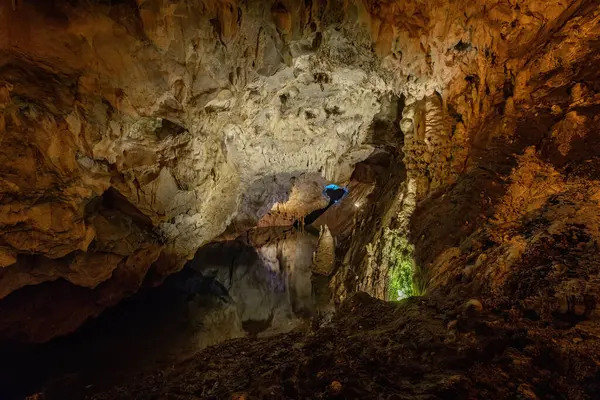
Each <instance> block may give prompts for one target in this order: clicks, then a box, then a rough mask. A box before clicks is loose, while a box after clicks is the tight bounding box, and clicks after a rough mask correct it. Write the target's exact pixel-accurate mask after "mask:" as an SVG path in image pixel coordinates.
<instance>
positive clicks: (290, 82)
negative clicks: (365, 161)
mask: <svg viewBox="0 0 600 400" xmlns="http://www.w3.org/2000/svg"><path fill="white" fill-rule="evenodd" d="M0 4H1V6H0V37H1V38H2V39H0V136H1V141H2V146H1V148H0V161H1V163H2V168H1V170H0V265H1V267H0V268H2V269H1V270H0V274H1V275H0V299H1V298H6V297H7V296H10V295H11V294H12V293H15V296H16V292H15V291H18V290H19V289H20V288H23V287H25V286H29V285H39V284H42V283H44V282H54V281H57V280H66V281H68V282H69V283H70V284H72V285H75V286H77V287H81V288H89V289H94V290H95V288H98V287H99V286H101V285H103V284H104V283H108V282H112V281H114V280H116V279H118V277H117V274H116V271H117V270H118V269H119V268H120V267H119V265H122V266H124V268H125V267H126V266H127V265H129V263H131V262H132V261H131V260H132V258H131V257H134V255H135V254H136V252H137V251H139V250H140V249H142V248H144V247H147V246H152V247H153V248H154V247H157V248H159V249H160V253H161V255H160V257H159V258H157V257H149V258H147V259H145V260H144V262H145V263H146V265H144V266H143V269H144V270H145V271H148V270H149V269H150V267H151V265H152V264H153V266H152V271H153V272H154V274H153V275H154V278H153V279H154V280H155V281H160V279H161V278H160V277H161V276H163V277H164V276H165V275H168V274H169V273H171V272H173V271H176V270H177V269H179V268H181V266H182V265H183V264H184V262H185V261H186V260H187V259H189V258H191V257H192V256H193V254H194V253H195V251H196V250H197V249H198V248H199V247H200V246H202V245H203V244H205V243H207V242H209V241H210V240H212V239H214V238H215V237H217V236H218V235H220V234H221V233H223V232H224V231H225V229H226V228H227V226H228V225H230V224H231V223H232V222H233V221H238V222H239V221H242V222H243V221H250V226H252V225H253V224H256V221H258V220H259V219H260V218H261V217H263V216H264V215H265V214H267V212H268V211H269V210H270V209H271V208H272V206H273V204H275V203H283V202H285V201H286V200H287V197H288V196H289V194H290V192H291V189H292V187H293V186H294V181H295V179H296V178H298V177H300V176H313V177H314V181H315V182H318V183H320V182H323V181H324V180H333V179H335V178H336V177H338V176H339V175H340V171H342V170H344V171H346V173H347V171H348V166H349V164H348V161H347V160H348V159H349V158H348V157H347V156H345V155H346V154H355V155H356V154H358V156H359V157H360V154H362V153H361V152H360V151H359V152H358V153H357V152H356V149H360V148H361V146H362V145H363V143H364V142H366V141H367V140H368V136H369V128H370V126H371V123H372V121H373V118H374V116H375V115H377V114H378V113H379V112H380V110H381V99H382V98H383V97H384V96H387V95H388V94H389V93H390V90H391V89H390V88H391V87H390V85H389V84H387V83H386V81H387V79H385V75H386V72H385V70H384V69H382V68H381V65H380V63H379V62H378V60H377V59H376V57H375V56H374V55H373V53H372V52H371V46H370V39H369V34H368V29H367V28H366V27H365V26H364V25H363V24H361V23H360V22H359V15H358V14H359V13H357V12H356V10H357V7H358V8H361V9H362V7H361V6H360V5H351V6H349V7H350V8H351V9H352V10H354V11H353V12H352V13H350V14H347V11H348V10H346V9H345V8H344V6H343V4H342V3H341V2H331V3H319V4H317V3H315V4H312V3H302V2H293V3H290V4H284V3H277V4H274V5H273V6H272V7H270V6H268V7H265V5H264V3H263V2H259V1H254V2H250V3H243V4H242V3H240V4H237V3H231V2H218V1H203V2H181V3H179V4H172V3H171V2H167V1H162V0H151V1H138V2H135V1H124V2H118V3H113V2H108V3H107V2H69V1H58V2H53V3H52V4H49V3H48V4H41V3H39V2H34V3H32V2H11V1H9V0H2V2H1V3H0ZM348 16H350V17H348ZM353 157H354V158H356V157H355V156H352V157H350V159H352V160H354V158H353ZM306 174H308V175H306ZM310 174H312V175H310ZM98 203H102V204H103V205H102V207H100V208H99V207H97V204H98ZM108 210H110V212H112V213H116V214H118V215H119V217H118V218H117V217H115V218H107V217H106V216H105V215H104V214H106V212H108ZM103 213H104V214H103ZM138 267H139V268H142V267H141V266H136V268H138ZM48 285H51V284H48ZM61 285H62V283H61ZM115 285H118V284H115ZM45 287H46V286H45ZM98 293H99V292H98ZM18 297H19V298H20V299H21V300H22V297H23V295H19V296H18ZM54 329H55V333H56V334H59V333H64V332H66V331H67V330H68V329H66V328H65V329H63V328H61V327H60V326H59V325H56V327H55V328H54ZM69 329H70V328H69Z"/></svg>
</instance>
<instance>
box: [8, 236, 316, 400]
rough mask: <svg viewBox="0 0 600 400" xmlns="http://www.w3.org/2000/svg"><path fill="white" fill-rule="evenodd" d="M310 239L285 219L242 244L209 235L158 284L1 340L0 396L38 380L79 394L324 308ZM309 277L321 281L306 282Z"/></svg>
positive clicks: (289, 325) (303, 320)
mask: <svg viewBox="0 0 600 400" xmlns="http://www.w3.org/2000/svg"><path fill="white" fill-rule="evenodd" d="M317 241H318V238H317V237H315V236H313V235H310V234H307V233H299V232H296V231H295V230H294V229H290V228H261V229H257V230H255V231H253V232H251V233H250V234H249V235H248V236H247V238H246V239H245V241H244V242H245V243H244V242H242V241H239V240H238V241H228V242H220V243H214V244H211V245H209V246H207V247H205V248H202V249H200V250H199V251H198V253H197V254H196V256H195V258H194V260H192V261H191V262H189V263H188V265H187V266H186V267H185V268H184V270H183V271H181V272H180V273H178V274H175V275H173V276H171V277H169V278H168V279H167V281H166V282H165V283H164V284H163V285H162V286H160V287H158V288H155V289H150V290H146V291H142V292H140V293H138V294H136V295H134V296H133V297H132V298H130V299H128V300H126V301H124V302H122V303H121V304H119V305H118V306H116V307H114V308H113V309H110V310H107V311H106V312H105V313H103V314H102V315H101V316H100V317H98V318H97V319H95V320H92V321H89V322H88V323H86V324H85V325H84V326H83V327H82V329H80V331H78V332H77V333H75V334H73V335H70V336H68V337H64V338H58V339H55V340H53V341H52V342H50V343H47V344H44V345H36V346H33V347H27V348H25V347H14V346H11V347H10V348H6V346H5V348H4V349H3V357H2V361H0V376H1V378H0V393H2V395H3V396H4V397H2V399H4V398H22V396H23V395H26V394H31V393H33V392H35V391H39V390H41V388H42V387H46V388H47V389H46V390H47V393H46V396H47V397H46V398H47V399H53V398H56V399H59V398H60V399H65V398H79V397H82V396H83V394H84V393H85V392H89V391H92V390H94V389H97V388H100V387H103V386H108V385H111V386H112V385H114V384H117V383H118V382H119V381H120V380H131V379H134V378H135V376H136V375H139V374H141V373H143V372H145V371H149V370H156V369H168V368H170V366H172V365H173V364H174V363H175V362H177V361H180V360H182V359H185V358H186V357H190V356H191V355H193V354H194V353H195V352H196V351H198V350H200V349H202V348H204V347H206V346H209V345H212V344H215V343H218V342H221V341H224V340H227V339H230V338H235V337H242V336H249V337H264V336H268V335H273V334H277V333H281V332H287V331H290V330H292V329H294V328H301V327H305V326H308V325H307V322H308V320H309V318H310V317H311V316H312V315H314V313H315V312H316V311H317V309H318V308H320V307H324V304H316V303H315V298H316V297H318V298H320V299H324V300H321V301H320V303H326V302H327V300H326V299H327V296H323V294H322V292H323V288H324V287H326V282H322V281H323V280H322V279H315V278H314V277H312V274H311V265H312V255H313V252H314V250H315V248H316V245H317ZM316 281H320V282H322V283H323V284H321V285H319V287H318V288H315V287H314V286H315V285H314V282H316ZM315 289H318V292H319V295H318V296H315ZM90 385H92V386H90ZM78 390H79V392H78Z"/></svg>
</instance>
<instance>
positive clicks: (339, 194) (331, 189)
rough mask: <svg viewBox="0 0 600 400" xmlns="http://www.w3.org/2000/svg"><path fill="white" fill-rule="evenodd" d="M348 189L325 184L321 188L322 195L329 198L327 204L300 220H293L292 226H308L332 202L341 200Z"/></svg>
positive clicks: (331, 204) (336, 202)
mask: <svg viewBox="0 0 600 400" xmlns="http://www.w3.org/2000/svg"><path fill="white" fill-rule="evenodd" d="M348 192H349V190H348V189H347V188H345V187H340V186H338V185H336V184H333V183H332V184H329V185H326V186H325V188H324V189H323V196H325V197H326V198H328V199H329V204H327V206H326V207H323V208H320V209H318V210H314V211H313V212H311V213H309V214H308V215H306V216H305V217H304V219H303V221H302V222H300V221H298V220H296V221H294V227H295V228H299V227H300V226H301V225H304V226H308V225H311V224H312V223H313V222H315V221H316V220H317V219H318V218H319V217H320V216H321V215H323V213H325V211H327V210H328V209H329V208H330V207H331V206H333V205H334V204H338V203H339V202H341V201H342V200H343V199H344V198H345V197H346V196H347V195H348Z"/></svg>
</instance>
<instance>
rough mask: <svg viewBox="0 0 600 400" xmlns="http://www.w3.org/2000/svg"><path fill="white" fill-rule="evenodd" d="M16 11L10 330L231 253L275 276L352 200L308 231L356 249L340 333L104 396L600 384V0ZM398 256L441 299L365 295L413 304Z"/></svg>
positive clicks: (7, 134) (2, 331)
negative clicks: (296, 226)
mask: <svg viewBox="0 0 600 400" xmlns="http://www.w3.org/2000/svg"><path fill="white" fill-rule="evenodd" d="M0 5H1V8H0V140H1V142H2V146H0V161H1V162H2V168H1V169H0V172H1V174H0V266H1V267H0V298H2V300H0V336H1V337H2V338H3V339H12V340H18V341H22V342H43V341H47V340H49V339H51V338H52V337H55V336H58V335H64V334H67V333H69V332H72V331H74V330H75V329H76V328H77V327H78V326H80V325H81V324H82V323H83V322H84V321H85V320H86V319H88V318H89V317H90V316H96V315H98V314H100V313H101V312H102V311H103V310H105V309H106V308H107V307H109V306H113V305H115V304H117V303H119V301H121V300H122V299H123V298H125V297H127V296H130V295H131V294H133V293H135V292H136V291H138V290H139V288H140V287H141V286H153V285H157V284H159V283H160V282H162V281H163V280H164V279H165V277H167V276H168V275H170V274H172V273H174V272H175V271H177V270H179V269H181V268H182V266H183V264H184V263H185V262H186V260H189V259H191V258H192V257H193V255H194V254H195V252H196V251H197V250H198V249H199V248H200V247H201V246H203V245H206V244H207V243H209V242H211V241H219V242H223V241H226V240H231V239H234V238H239V237H246V239H245V240H247V242H248V243H249V244H251V245H252V246H253V247H255V248H257V249H262V250H261V251H262V253H261V254H262V256H263V257H264V259H265V260H271V261H270V262H273V263H274V262H275V261H274V260H276V259H277V260H279V259H280V258H278V257H279V255H277V254H279V253H277V252H278V251H280V250H281V249H280V248H279V247H277V246H278V245H275V244H274V243H270V242H269V240H270V239H269V237H270V236H269V234H267V233H265V232H267V231H268V229H267V230H263V231H261V229H263V228H270V227H274V226H280V227H288V228H289V227H290V226H291V224H292V223H293V222H294V221H296V220H297V219H298V218H299V217H301V216H304V215H307V214H309V213H310V212H312V211H314V210H318V209H322V208H323V207H325V206H326V200H325V203H323V200H324V199H323V198H322V196H319V193H320V191H321V190H322V188H323V185H324V184H327V183H336V184H338V185H344V186H346V187H348V188H349V190H350V191H349V194H348V196H347V198H345V199H344V201H342V202H341V203H340V204H339V205H336V206H334V207H330V208H329V209H328V210H327V211H326V212H325V213H323V214H322V215H321V216H319V218H318V219H317V220H316V221H315V223H314V224H313V225H314V226H312V227H308V228H307V229H308V232H309V234H310V229H311V228H314V229H315V230H317V228H318V227H319V226H325V225H326V226H327V227H328V229H329V231H330V232H331V235H332V237H333V238H335V239H336V240H334V242H335V243H337V244H336V246H337V247H336V249H335V262H334V263H333V264H334V265H333V269H332V271H331V272H332V277H331V281H330V283H329V288H330V290H331V293H332V294H333V301H334V303H335V304H341V308H340V310H339V311H338V314H337V316H336V317H334V320H333V322H331V323H330V324H327V323H315V324H313V326H312V331H311V333H309V334H306V333H302V332H300V331H295V332H293V333H289V334H286V335H283V336H277V337H276V338H274V339H273V338H269V339H257V340H248V339H238V340H237V341H235V342H230V343H225V344H221V345H219V346H217V347H214V348H209V349H206V350H204V352H202V353H200V354H199V355H198V356H197V357H196V358H194V359H193V360H192V361H190V362H188V363H185V364H182V365H179V366H176V367H174V369H173V370H169V371H162V372H161V373H160V374H159V375H150V376H148V377H144V378H140V379H138V380H136V381H134V382H128V385H126V387H125V389H123V390H121V389H119V391H116V390H115V391H112V392H111V391H109V392H107V393H106V394H102V393H101V394H97V395H96V398H106V399H108V398H111V399H113V398H140V399H142V398H160V396H165V398H182V399H183V398H227V399H229V398H232V396H234V395H235V393H238V394H239V396H242V397H239V396H238V398H244V397H243V396H244V395H247V397H248V398H285V397H291V398H328V397H332V398H333V397H336V396H337V397H341V398H344V397H345V398H378V397H381V398H390V399H391V398H413V397H416V396H423V398H448V397H458V398H498V399H505V398H527V399H533V398H561V396H562V397H567V398H574V399H584V398H594V396H597V394H598V393H600V387H599V386H598V385H599V383H598V382H600V372H599V371H600V370H599V361H598V359H599V357H600V339H599V337H600V325H599V319H598V318H599V317H598V311H597V302H598V297H599V296H600V276H599V273H600V264H599V263H598V261H597V253H598V239H599V238H600V207H599V205H600V204H599V201H600V184H599V179H600V158H599V156H600V128H598V127H599V126H600V125H599V122H600V121H599V119H600V117H599V110H600V95H599V94H598V91H599V90H600V69H599V68H597V65H600V63H599V62H600V52H599V51H598V49H599V43H600V30H599V28H598V26H599V24H598V22H599V20H600V6H599V4H598V2H596V1H593V0H573V1H571V0H570V1H564V0H550V1H543V2H542V1H535V0H523V1H518V2H516V1H505V0H491V1H485V2H484V1H476V0H472V1H470V0H468V1H465V2H450V1H445V0H433V1H427V2H421V1H416V0H414V1H392V0H389V1H369V0H364V1H354V0H349V1H344V2H342V1H333V0H331V1H320V2H316V1H304V2H300V1H293V0H289V1H281V2H260V1H249V2H239V3H238V2H233V1H216V0H215V1H210V0H208V1H198V2H196V1H182V2H178V3H171V2H168V1H166V0H165V1H161V0H147V1H142V0H139V1H133V0H132V1H119V2H116V1H113V2H108V1H100V0H98V1H90V2H79V1H67V0H64V1H56V2H53V4H51V5H50V3H46V2H41V1H8V0H3V1H2V2H1V3H0ZM255 226H259V228H258V229H256V230H254V231H249V229H250V228H253V227H255ZM300 226H301V225H300ZM313 233H314V232H313ZM313 239H314V240H315V244H314V245H315V246H316V242H317V241H318V239H317V237H313ZM390 243H396V245H395V246H396V247H398V245H397V243H408V244H410V246H408V245H407V246H406V247H405V248H406V249H410V251H408V250H407V254H408V253H411V254H410V255H409V256H410V257H411V258H413V257H414V263H415V264H414V265H415V272H416V274H415V284H416V286H418V291H419V293H424V294H425V296H424V297H423V298H412V299H409V300H406V301H405V302H404V303H402V304H401V305H400V306H397V305H395V304H386V303H384V302H382V301H380V300H375V299H372V298H370V297H367V296H366V295H364V294H360V295H353V293H354V292H356V291H364V292H366V293H368V294H370V295H371V296H373V297H376V298H379V299H388V298H389V297H390V294H389V293H388V289H389V282H388V278H389V276H390V274H389V273H390V269H392V268H393V267H394V265H395V262H396V261H397V260H398V255H397V254H396V253H393V252H392V251H391V250H394V249H390V245H389V244H390ZM213 245H214V244H212V245H211V246H213ZM311 246H312V244H311ZM309 247H310V246H308V245H307V250H306V252H307V254H303V257H306V260H308V261H307V263H308V262H310V261H311V260H313V254H312V251H314V248H311V249H313V250H310V251H309V250H308V248H309ZM396 250H397V249H396ZM321 256H322V253H317V255H316V257H317V258H320V257H321ZM404 256H406V257H408V255H404ZM394 257H395V258H394ZM302 260H304V258H302ZM278 262H279V261H278ZM273 265H274V264H273ZM323 265H325V264H323ZM327 265H329V263H327ZM306 267H307V268H308V267H309V266H308V264H307V265H306ZM323 272H324V273H329V270H328V271H323ZM244 284H246V283H244ZM264 317H265V315H261V316H260V318H258V317H257V318H258V319H259V320H264ZM253 365H254V366H255V367H251V366H253ZM339 385H341V387H340V386H339ZM88 394H89V395H90V396H91V395H92V394H91V393H88ZM82 396H83V395H82ZM119 396H120V397H119ZM194 396H195V397H194ZM234 398H235V397H234Z"/></svg>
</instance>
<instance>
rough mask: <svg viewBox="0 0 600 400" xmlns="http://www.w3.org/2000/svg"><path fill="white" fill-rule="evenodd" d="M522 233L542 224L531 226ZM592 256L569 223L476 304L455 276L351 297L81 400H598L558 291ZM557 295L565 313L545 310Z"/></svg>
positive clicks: (597, 336) (593, 322)
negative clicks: (435, 284) (299, 322)
mask: <svg viewBox="0 0 600 400" xmlns="http://www.w3.org/2000/svg"><path fill="white" fill-rule="evenodd" d="M525 227H526V228H527V229H529V231H530V233H534V232H536V231H538V230H543V229H546V228H547V226H545V224H544V222H543V221H541V220H539V219H538V220H537V224H533V225H532V224H525ZM597 250H598V249H597V248H596V245H595V242H594V241H593V240H592V239H591V237H590V236H589V235H587V234H586V233H585V232H584V231H583V230H582V229H580V228H578V227H576V226H572V227H571V228H570V229H566V230H564V231H563V232H561V233H557V234H554V235H551V236H549V237H547V238H546V239H544V240H541V241H540V242H538V243H537V244H536V245H535V246H532V247H530V248H529V249H528V250H527V251H526V252H525V254H524V257H523V260H522V262H521V263H519V264H518V265H515V266H514V267H513V269H512V270H511V274H510V276H509V277H508V279H507V281H506V282H507V283H506V284H505V285H504V286H502V291H501V293H495V295H492V294H490V295H489V297H488V298H481V297H480V300H481V301H480V300H477V299H473V298H471V297H470V294H471V293H473V290H480V288H479V287H478V286H477V282H476V281H471V282H469V280H468V279H465V277H464V276H462V275H460V274H459V275H457V276H456V277H455V278H456V282H454V283H453V284H450V285H448V286H447V287H446V289H443V290H436V291H433V292H432V293H430V294H428V295H427V296H425V297H413V298H410V299H407V300H403V301H401V302H384V301H380V300H376V299H374V298H372V297H370V296H368V295H366V294H364V293H357V294H354V295H352V296H351V297H349V298H348V299H347V300H346V301H345V302H343V303H342V304H341V306H340V307H339V309H338V311H337V313H336V314H335V316H334V318H333V320H332V321H331V322H330V323H328V324H321V327H317V325H318V323H317V322H315V323H314V324H313V329H312V330H311V332H309V333H307V334H306V333H302V332H292V333H289V334H283V335H279V336H276V337H273V338H266V339H259V340H249V339H235V340H232V341H228V342H225V343H222V344H219V345H217V346H214V347H210V348H207V349H205V350H204V351H202V352H200V353H199V354H197V355H196V356H194V357H192V358H190V359H188V360H186V361H184V362H182V363H179V364H176V365H173V366H172V367H169V368H165V369H161V370H160V371H155V372H153V373H152V374H150V375H145V376H143V377H138V378H137V379H135V380H132V381H131V380H130V381H128V382H126V383H121V384H118V385H116V386H115V387H113V388H112V389H109V390H108V391H101V390H100V391H98V390H96V391H94V390H93V388H92V390H90V391H88V392H87V393H86V392H85V391H84V392H83V393H82V394H81V395H80V397H81V398H84V397H85V398H90V399H95V400H100V399H283V398H303V399H319V398H348V399H352V398H356V399H429V398H440V399H448V398H457V399H536V398H537V399H597V398H600V369H599V365H600V363H599V362H598V359H597V357H598V354H600V324H599V320H598V314H597V311H596V307H595V303H594V302H595V298H593V297H590V296H588V297H585V298H579V297H577V296H572V295H569V291H568V289H565V286H564V283H566V282H569V283H570V284H571V285H577V284H584V285H589V284H590V283H591V282H592V281H593V279H592V278H593V277H594V276H595V275H596V274H597V272H598V271H597V270H598V263H597V262H595V261H594V259H595V255H596V254H597ZM557 265H558V266H562V267H561V268H556V266H557ZM476 286H477V287H476ZM483 293H485V290H484V291H483ZM556 298H564V299H565V301H566V303H565V306H564V307H560V308H558V309H557V308H556V307H553V306H552V305H551V303H552V302H554V301H555V300H556ZM532 299H538V301H532ZM68 390H69V391H68V392H67V393H70V394H72V393H73V392H72V390H73V388H72V387H70V388H68ZM92 392H93V393H92ZM78 396H79V395H78ZM55 398H65V397H64V395H62V397H61V395H58V396H55Z"/></svg>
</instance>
